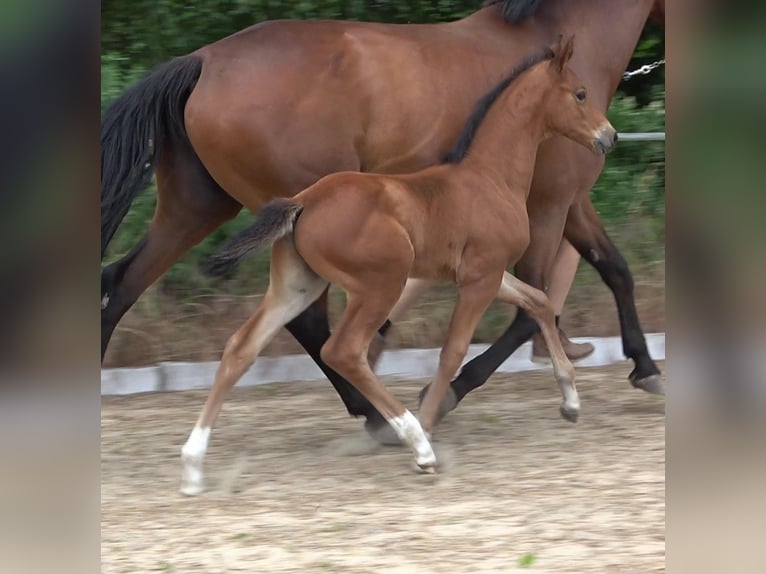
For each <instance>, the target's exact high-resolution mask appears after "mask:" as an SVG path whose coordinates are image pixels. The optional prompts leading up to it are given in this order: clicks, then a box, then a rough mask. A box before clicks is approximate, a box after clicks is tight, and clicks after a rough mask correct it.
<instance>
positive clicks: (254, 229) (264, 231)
mask: <svg viewBox="0 0 766 574" xmlns="http://www.w3.org/2000/svg"><path fill="white" fill-rule="evenodd" d="M301 211H303V206H302V205H301V204H300V203H295V202H294V201H291V200H289V199H284V198H279V199H275V200H273V201H271V202H269V203H267V204H266V205H265V206H264V207H263V209H261V210H260V211H259V212H258V215H256V217H255V221H253V223H251V224H250V225H249V226H247V227H245V228H244V229H243V230H242V231H239V232H238V233H235V234H234V235H232V236H231V237H230V238H229V239H228V241H227V242H226V243H224V245H223V247H221V249H219V250H218V251H216V252H215V253H213V254H212V255H211V256H209V257H208V258H207V259H206V260H205V261H203V262H202V264H201V265H200V267H201V270H202V272H203V273H204V274H206V275H210V276H212V277H220V276H223V275H228V274H229V273H230V272H231V271H232V270H233V269H234V268H235V267H236V266H237V265H239V263H240V261H242V260H243V259H244V258H245V257H247V255H248V254H250V253H251V252H253V251H259V250H261V249H265V248H266V247H270V246H271V245H272V244H273V243H274V242H275V241H277V240H278V239H281V238H282V237H284V236H285V235H288V234H289V233H292V231H293V227H294V226H295V221H296V220H297V219H298V216H299V215H300V213H301Z"/></svg>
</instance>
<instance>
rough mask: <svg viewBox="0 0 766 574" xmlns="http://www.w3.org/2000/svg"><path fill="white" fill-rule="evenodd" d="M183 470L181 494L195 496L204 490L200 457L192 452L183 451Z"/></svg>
mask: <svg viewBox="0 0 766 574" xmlns="http://www.w3.org/2000/svg"><path fill="white" fill-rule="evenodd" d="M181 460H182V462H183V472H182V474H181V494H185V495H186V496H197V495H198V494H201V493H202V492H203V491H204V490H205V479H204V475H203V474H202V458H201V457H199V456H196V455H193V454H186V453H183V454H182V455H181Z"/></svg>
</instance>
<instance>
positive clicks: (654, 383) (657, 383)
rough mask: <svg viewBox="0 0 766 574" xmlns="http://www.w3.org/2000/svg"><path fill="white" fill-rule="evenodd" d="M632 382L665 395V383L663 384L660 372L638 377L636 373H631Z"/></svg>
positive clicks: (657, 393) (656, 393)
mask: <svg viewBox="0 0 766 574" xmlns="http://www.w3.org/2000/svg"><path fill="white" fill-rule="evenodd" d="M630 384H631V385H633V386H634V387H636V388H637V389H641V390H642V391H646V392H647V393H651V394H653V395H663V396H664V395H665V385H663V384H662V375H660V374H656V375H649V376H648V377H644V378H643V379H638V378H637V377H636V375H635V374H634V373H631V375H630Z"/></svg>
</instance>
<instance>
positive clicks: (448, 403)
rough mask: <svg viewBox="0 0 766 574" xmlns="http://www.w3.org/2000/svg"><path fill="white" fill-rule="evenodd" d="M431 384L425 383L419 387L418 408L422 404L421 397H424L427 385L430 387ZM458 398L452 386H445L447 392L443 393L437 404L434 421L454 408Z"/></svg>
mask: <svg viewBox="0 0 766 574" xmlns="http://www.w3.org/2000/svg"><path fill="white" fill-rule="evenodd" d="M430 386H431V384H430V383H429V384H427V385H426V386H425V387H423V388H422V389H420V394H419V395H418V409H419V408H420V405H422V404H423V399H424V398H426V393H427V392H428V387H430ZM457 403H458V400H457V395H456V394H455V391H454V390H453V389H452V386H449V387H447V394H446V395H444V399H442V402H441V404H440V405H439V412H438V414H437V416H436V422H437V423H438V422H439V421H441V420H442V419H443V418H444V417H445V416H446V415H447V413H448V412H450V411H453V410H455V407H456V406H457Z"/></svg>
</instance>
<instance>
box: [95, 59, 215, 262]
mask: <svg viewBox="0 0 766 574" xmlns="http://www.w3.org/2000/svg"><path fill="white" fill-rule="evenodd" d="M201 72H202V59H201V58H200V57H199V56H184V57H182V58H176V59H174V60H171V61H169V62H165V63H164V64H160V65H159V66H157V67H156V68H154V69H153V70H152V71H151V72H149V73H148V74H147V75H146V76H145V77H144V78H143V79H142V80H141V81H140V82H138V83H137V84H136V85H134V86H133V87H131V88H129V89H128V90H127V91H126V92H125V93H124V94H122V95H121V96H120V97H119V98H117V99H116V100H115V101H114V102H113V103H112V104H111V105H110V106H109V108H108V109H107V110H106V112H105V113H104V117H103V118H102V121H101V258H102V259H103V258H104V253H105V252H106V247H107V245H108V244H109V242H110V241H111V239H112V236H114V233H115V231H117V227H119V225H120V222H121V221H122V219H123V218H124V217H125V214H126V213H127V212H128V209H129V208H130V204H131V203H132V202H133V200H134V199H135V197H136V196H137V195H138V194H139V193H140V192H141V191H143V190H144V189H145V188H146V186H147V185H148V184H149V180H150V179H151V177H152V173H154V168H155V165H156V162H157V158H158V155H159V152H160V150H162V148H163V145H164V144H165V143H166V142H168V141H173V139H176V138H185V137H186V128H185V127H184V108H185V107H186V101H187V100H188V99H189V94H191V91H192V90H193V89H194V86H196V85H197V80H198V79H199V76H200V73H201Z"/></svg>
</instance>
